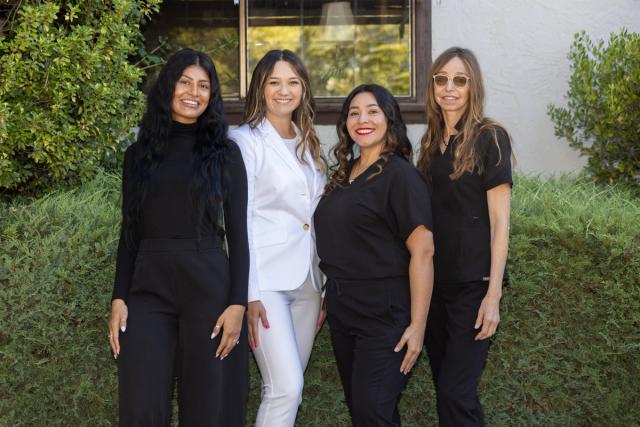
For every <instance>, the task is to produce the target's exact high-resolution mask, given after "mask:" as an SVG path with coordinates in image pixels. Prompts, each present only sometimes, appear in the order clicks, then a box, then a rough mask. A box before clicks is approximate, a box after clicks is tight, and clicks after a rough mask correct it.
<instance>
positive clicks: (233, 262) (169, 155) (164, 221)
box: [112, 122, 249, 305]
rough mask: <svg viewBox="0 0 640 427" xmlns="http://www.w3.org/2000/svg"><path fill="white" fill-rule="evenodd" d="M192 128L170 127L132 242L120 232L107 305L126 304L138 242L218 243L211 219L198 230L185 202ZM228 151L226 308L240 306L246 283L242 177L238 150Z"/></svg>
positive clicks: (127, 162) (129, 169) (126, 171)
mask: <svg viewBox="0 0 640 427" xmlns="http://www.w3.org/2000/svg"><path fill="white" fill-rule="evenodd" d="M196 128H197V124H181V123H177V122H173V123H172V126H171V130H170V133H169V145H168V147H167V150H166V153H165V155H164V157H163V159H162V161H161V162H160V164H159V165H158V167H157V168H156V169H155V171H154V172H153V173H152V175H151V179H150V182H149V191H148V193H147V196H146V198H145V200H144V202H143V204H142V208H141V212H140V220H139V221H138V226H137V229H136V230H135V231H134V233H129V234H130V235H132V236H134V238H133V241H131V242H127V237H126V236H127V230H125V228H124V227H121V230H120V242H119V244H118V255H117V259H116V277H115V283H114V287H113V295H112V299H116V298H121V299H124V300H126V298H127V294H128V291H129V288H130V286H131V277H132V275H133V270H134V264H135V258H136V255H137V252H138V245H139V242H140V240H142V239H195V238H210V237H214V238H216V239H218V240H221V239H222V237H221V235H222V233H219V231H221V230H220V227H219V226H218V225H217V224H215V223H214V221H213V220H212V219H211V218H208V217H207V216H205V217H204V218H203V220H202V221H201V223H200V225H198V222H199V221H198V214H197V212H196V208H195V205H194V202H193V200H192V196H191V182H192V179H193V178H192V177H193V167H194V166H193V162H194V158H195V155H196V153H195V151H194V148H195V144H196ZM230 148H231V149H230V155H229V158H228V161H227V164H226V165H225V166H226V167H227V170H228V173H229V183H230V187H231V188H228V189H225V190H226V194H227V196H226V198H225V200H224V203H223V215H224V234H225V235H226V239H227V248H228V254H229V272H230V278H231V283H230V297H229V304H242V305H246V303H247V287H248V278H249V246H248V239H247V175H246V171H245V168H244V163H243V161H242V155H241V154H240V149H239V148H238V146H237V145H236V144H235V143H233V142H231V147H230ZM136 149H137V144H133V145H131V146H130V147H129V148H128V149H127V151H126V152H125V156H124V168H123V173H122V191H123V194H122V199H123V206H125V205H126V203H125V202H127V200H128V199H127V198H128V197H129V195H128V194H127V192H126V188H127V183H128V180H129V179H130V177H131V175H132V173H133V159H134V150H136ZM198 229H199V230H198ZM198 231H199V233H198ZM127 243H128V244H127ZM220 243H221V244H222V242H220Z"/></svg>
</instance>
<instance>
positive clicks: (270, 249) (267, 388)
mask: <svg viewBox="0 0 640 427" xmlns="http://www.w3.org/2000/svg"><path fill="white" fill-rule="evenodd" d="M313 117H314V100H313V95H312V94H311V88H310V85H309V77H308V74H307V71H306V69H305V67H304V64H303V63H302V61H301V60H300V58H298V57H297V56H296V55H295V54H294V53H293V52H291V51H289V50H272V51H270V52H268V53H267V54H266V55H265V56H264V57H263V58H262V59H261V60H260V61H259V62H258V64H257V65H256V68H255V70H254V71H253V76H252V77H251V85H250V87H249V93H248V94H247V106H246V110H245V114H244V119H243V124H242V125H241V126H240V127H239V128H238V129H234V130H233V131H232V132H231V133H230V137H231V138H232V139H234V140H235V141H236V142H237V144H238V146H239V147H240V150H241V151H242V157H243V158H244V161H245V164H246V167H247V177H248V183H249V203H248V213H247V215H248V227H249V250H250V253H251V257H250V258H251V267H250V273H249V306H248V312H247V317H248V329H249V346H250V347H251V348H252V350H253V354H254V356H255V358H256V361H257V362H258V367H259V369H260V374H261V375H262V402H261V403H260V408H259V409H258V415H257V418H256V426H258V427H263V426H267V427H271V426H278V427H283V426H284V427H286V426H293V425H294V423H295V419H296V414H297V411H298V406H299V405H300V402H301V400H302V387H303V381H304V370H305V368H306V366H307V362H308V361H309V356H310V354H311V348H312V346H313V340H314V338H315V333H316V325H317V323H318V321H319V313H320V300H321V297H320V287H321V286H322V283H321V282H322V279H321V274H320V271H319V269H318V261H317V255H316V245H315V232H314V228H313V227H312V222H311V219H312V217H313V212H314V210H315V207H316V205H317V203H318V200H319V198H320V195H321V194H322V189H323V187H324V184H325V181H326V178H325V173H324V165H323V162H322V160H321V157H320V154H321V150H320V142H319V140H318V137H317V136H316V134H315V131H314V129H313Z"/></svg>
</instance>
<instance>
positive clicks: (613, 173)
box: [548, 29, 640, 187]
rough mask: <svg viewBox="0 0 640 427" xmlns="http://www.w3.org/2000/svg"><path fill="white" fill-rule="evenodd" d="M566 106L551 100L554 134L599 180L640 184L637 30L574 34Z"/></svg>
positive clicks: (639, 44)
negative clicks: (602, 35)
mask: <svg viewBox="0 0 640 427" xmlns="http://www.w3.org/2000/svg"><path fill="white" fill-rule="evenodd" d="M568 57H569V60H570V61H571V78H570V80H569V91H568V92H567V94H566V98H567V106H566V108H562V107H556V106H553V105H550V106H549V108H548V112H549V115H550V116H551V120H553V123H554V125H555V133H556V136H558V137H561V138H565V139H567V140H568V141H569V145H571V147H573V148H575V149H577V150H579V151H580V154H581V155H585V156H587V157H588V158H589V160H588V164H587V171H588V172H589V173H590V174H591V175H593V177H594V179H595V180H597V181H600V182H603V183H615V182H620V183H625V184H631V185H634V186H638V187H640V34H638V33H629V32H627V31H626V30H624V29H623V30H622V31H621V32H620V33H619V34H611V36H610V38H609V41H608V44H605V42H604V41H603V40H599V41H597V42H593V41H591V39H589V36H587V34H586V33H585V32H581V33H578V34H576V35H575V38H574V41H573V44H572V45H571V49H570V51H569V55H568Z"/></svg>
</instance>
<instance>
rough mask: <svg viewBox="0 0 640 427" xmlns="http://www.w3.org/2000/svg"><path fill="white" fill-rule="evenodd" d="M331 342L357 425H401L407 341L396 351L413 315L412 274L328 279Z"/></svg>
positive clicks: (354, 423)
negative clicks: (388, 276) (378, 278)
mask: <svg viewBox="0 0 640 427" xmlns="http://www.w3.org/2000/svg"><path fill="white" fill-rule="evenodd" d="M325 303H326V308H327V319H328V322H329V328H330V330H331V344H332V345H333V351H334V354H335V357H336V362H337V364H338V371H339V373H340V379H341V381H342V387H343V389H344V395H345V400H346V403H347V406H348V408H349V413H350V414H351V422H352V424H353V425H354V426H355V427H365V426H366V427H373V426H399V425H400V414H399V412H398V403H399V401H400V394H401V393H402V390H403V389H404V387H405V386H406V384H407V376H406V375H404V374H403V373H401V372H400V365H401V364H402V359H403V358H404V355H405V353H406V347H405V348H404V349H403V350H402V351H400V352H398V353H396V352H394V351H393V349H394V348H395V346H396V344H397V343H398V341H400V338H401V337H402V334H403V333H404V331H405V329H406V328H407V326H409V323H410V321H411V297H410V292H409V280H408V278H406V277H405V278H394V279H385V280H377V281H371V280H359V281H343V280H340V281H336V280H331V279H330V280H328V282H327V287H326V294H325Z"/></svg>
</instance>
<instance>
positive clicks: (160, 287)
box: [118, 238, 248, 427]
mask: <svg viewBox="0 0 640 427" xmlns="http://www.w3.org/2000/svg"><path fill="white" fill-rule="evenodd" d="M229 284H230V282H229V266H228V260H227V256H226V254H225V253H224V251H223V250H222V248H221V246H220V242H218V241H217V240H215V239H213V238H211V239H203V240H194V239H151V240H142V241H141V243H140V247H139V250H138V255H137V259H136V263H135V270H134V273H133V281H132V286H131V289H130V291H129V297H128V300H127V306H128V310H129V317H128V320H127V329H126V332H125V333H123V334H121V335H120V337H121V338H120V342H121V350H120V356H119V357H118V374H119V376H118V379H119V424H120V425H121V426H125V427H129V426H144V427H150V426H154V427H155V426H162V427H164V426H169V425H170V417H171V399H172V392H173V386H174V379H175V378H176V377H177V378H178V406H179V422H180V426H185V427H191V426H212V427H213V426H243V425H244V421H245V405H246V396H247V387H248V349H247V345H246V343H247V338H246V328H245V327H244V325H243V328H242V335H241V338H240V342H241V344H240V345H237V346H236V348H234V349H233V351H232V352H231V353H230V354H229V356H227V357H226V358H225V359H224V360H220V359H219V358H216V357H215V351H216V348H217V347H218V345H219V343H220V337H221V335H222V334H220V335H218V337H216V338H215V339H214V340H211V332H212V330H213V326H214V325H215V322H216V320H217V319H218V317H219V316H220V314H221V313H222V312H223V311H224V309H225V308H226V307H227V305H228V295H229Z"/></svg>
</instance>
